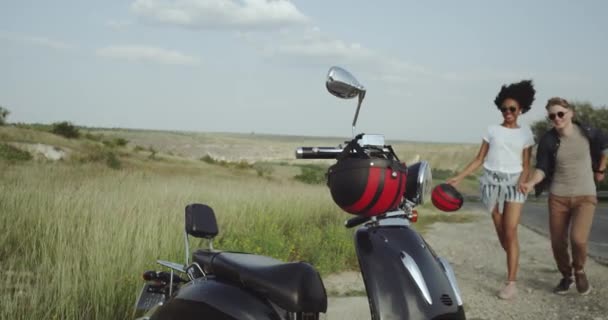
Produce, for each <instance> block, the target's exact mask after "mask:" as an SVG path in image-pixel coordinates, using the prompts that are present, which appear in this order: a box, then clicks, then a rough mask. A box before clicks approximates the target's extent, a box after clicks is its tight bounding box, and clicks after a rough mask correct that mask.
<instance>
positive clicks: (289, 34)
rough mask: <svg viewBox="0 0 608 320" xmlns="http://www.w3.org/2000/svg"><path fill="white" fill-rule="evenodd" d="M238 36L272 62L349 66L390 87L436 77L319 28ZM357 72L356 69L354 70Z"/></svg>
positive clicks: (416, 66) (420, 68)
mask: <svg viewBox="0 0 608 320" xmlns="http://www.w3.org/2000/svg"><path fill="white" fill-rule="evenodd" d="M238 37H239V38H240V39H242V40H244V41H246V42H247V43H249V44H250V45H252V46H254V47H255V48H257V49H258V50H259V51H260V52H261V53H262V54H264V55H265V56H267V57H269V58H272V59H287V60H288V61H290V62H296V63H298V64H314V65H326V66H328V67H329V66H331V65H348V66H352V67H353V68H357V69H358V71H357V73H359V71H362V72H364V73H367V74H369V75H371V77H368V79H372V80H374V81H380V82H383V83H386V84H390V85H397V86H399V85H403V84H404V83H407V82H409V81H411V79H412V78H420V77H421V76H432V75H433V74H434V73H433V72H432V71H430V70H428V69H427V68H425V67H423V66H419V65H415V64H411V63H407V62H405V61H402V60H401V59H398V58H395V57H392V56H390V55H387V54H385V53H383V52H380V51H377V50H373V49H370V48H367V47H365V46H364V45H362V44H360V43H358V42H348V41H344V40H339V39H336V38H332V37H330V36H328V35H326V34H324V33H323V32H321V31H320V30H319V28H317V27H313V28H306V29H297V30H294V29H291V30H280V31H279V32H274V33H272V34H269V35H266V36H265V37H264V35H261V34H259V33H240V34H238ZM353 72H355V70H353Z"/></svg>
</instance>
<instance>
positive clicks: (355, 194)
mask: <svg viewBox="0 0 608 320" xmlns="http://www.w3.org/2000/svg"><path fill="white" fill-rule="evenodd" d="M327 174H328V177H327V184H328V186H329V189H330V191H331V196H332V198H333V200H334V202H335V203H336V204H337V205H338V206H340V208H342V210H344V211H346V212H348V213H350V214H355V215H362V216H367V217H371V216H376V215H380V214H383V213H386V212H389V211H393V210H395V209H397V207H398V206H399V204H400V203H401V200H402V199H403V194H404V192H405V185H406V179H407V167H406V166H405V164H402V163H400V162H399V161H397V160H393V159H380V158H377V159H374V158H345V159H342V160H340V161H338V162H337V163H336V164H335V165H333V166H331V167H329V170H328V173H327Z"/></svg>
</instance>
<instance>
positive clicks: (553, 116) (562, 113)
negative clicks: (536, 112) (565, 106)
mask: <svg viewBox="0 0 608 320" xmlns="http://www.w3.org/2000/svg"><path fill="white" fill-rule="evenodd" d="M566 113H568V112H567V111H566V112H563V111H559V112H556V113H549V116H548V117H547V118H549V120H551V121H553V120H555V118H556V117H557V118H560V119H562V118H564V116H565V115H566Z"/></svg>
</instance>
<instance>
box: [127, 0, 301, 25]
mask: <svg viewBox="0 0 608 320" xmlns="http://www.w3.org/2000/svg"><path fill="white" fill-rule="evenodd" d="M131 10H132V11H133V12H134V13H135V14H137V15H139V16H141V17H143V18H146V19H149V20H152V21H155V22H160V23H165V24H171V25H177V26H182V27H189V28H202V29H243V28H244V29H272V28H277V27H282V26H289V25H297V24H302V23H306V22H307V21H308V17H306V16H305V15H304V14H302V13H301V12H300V11H299V10H298V9H297V8H296V6H295V5H294V4H293V3H291V2H290V1H287V0H242V1H237V0H175V1H169V0H135V2H134V3H133V4H132V5H131Z"/></svg>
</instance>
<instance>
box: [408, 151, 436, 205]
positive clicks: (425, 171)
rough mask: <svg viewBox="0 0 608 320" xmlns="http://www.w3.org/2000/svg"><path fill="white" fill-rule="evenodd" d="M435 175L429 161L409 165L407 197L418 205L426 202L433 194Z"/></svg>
mask: <svg viewBox="0 0 608 320" xmlns="http://www.w3.org/2000/svg"><path fill="white" fill-rule="evenodd" d="M432 184H433V176H432V174H431V165H430V164H429V163H428V162H427V161H424V160H423V161H420V162H416V163H414V164H412V165H409V166H408V167H407V184H406V187H405V198H406V199H407V200H409V201H411V202H413V203H414V204H416V205H420V204H423V203H425V202H426V201H427V200H428V199H429V197H430V194H431V186H432Z"/></svg>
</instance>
